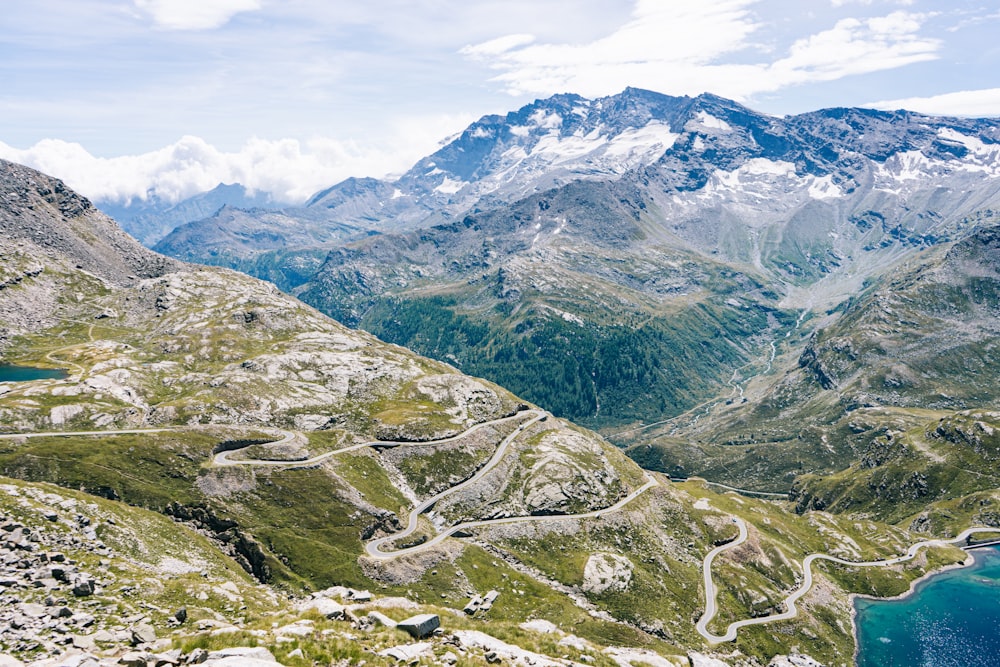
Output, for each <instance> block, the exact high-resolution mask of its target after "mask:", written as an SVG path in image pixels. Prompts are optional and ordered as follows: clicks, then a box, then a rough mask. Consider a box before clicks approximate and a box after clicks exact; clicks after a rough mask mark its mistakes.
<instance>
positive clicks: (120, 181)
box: [0, 116, 471, 204]
mask: <svg viewBox="0 0 1000 667" xmlns="http://www.w3.org/2000/svg"><path fill="white" fill-rule="evenodd" d="M470 120H471V119H470V118H467V117H459V116H446V117H441V118H436V119H430V120H428V119H412V120H411V121H409V123H407V124H405V125H400V126H398V127H397V128H395V131H394V132H393V133H391V137H390V138H389V140H387V141H385V142H383V143H382V144H379V145H361V144H358V143H356V142H353V141H342V140H337V139H331V138H314V139H310V140H308V141H305V142H300V141H298V140H296V139H279V140H267V139H258V138H254V139H251V140H249V141H247V142H246V143H245V144H244V145H243V146H242V147H241V148H240V150H238V151H235V152H226V151H222V150H219V149H218V148H216V147H215V146H213V145H211V144H210V143H208V142H206V141H205V140H204V139H201V138H199V137H194V136H185V137H182V138H181V139H180V140H179V141H177V142H175V143H173V144H171V145H169V146H166V147H164V148H161V149H159V150H155V151H151V152H148V153H143V154H140V155H125V156H121V157H112V158H103V157H96V156H94V155H92V154H91V153H90V152H88V151H87V150H86V149H85V148H84V147H83V146H81V145H80V144H78V143H71V142H66V141H62V140H59V139H45V140H42V141H39V142H38V143H36V144H35V145H34V146H31V147H30V148H27V149H23V150H22V149H17V148H14V147H11V146H8V145H7V144H5V143H3V142H0V158H3V159H6V160H10V161H12V162H18V163H21V164H25V165H28V166H30V167H33V168H35V169H38V170H39V171H42V172H45V173H47V174H50V175H52V176H55V177H57V178H61V179H62V180H64V181H65V182H66V184H67V185H69V186H70V187H71V188H73V189H74V190H76V191H78V192H80V193H81V194H83V195H84V196H86V197H88V198H90V199H94V200H97V201H111V202H115V203H121V204H126V203H128V202H130V201H135V200H145V199H147V198H148V197H150V196H151V195H155V196H157V197H159V198H160V199H163V200H166V201H169V202H177V201H180V200H182V199H185V198H187V197H191V196H193V195H195V194H198V193H200V192H205V191H207V190H211V189H212V188H214V187H215V186H216V185H218V184H220V183H240V184H242V185H243V186H245V187H246V188H248V189H250V190H253V191H256V192H266V193H269V194H270V195H271V196H272V198H274V199H275V200H276V201H278V202H282V203H287V204H300V203H302V202H304V201H305V200H306V199H308V198H309V197H310V196H312V195H313V194H315V193H316V192H318V191H319V190H321V189H323V188H327V187H329V186H331V185H333V184H334V183H338V182H340V181H342V180H344V179H345V178H348V177H350V176H366V175H367V176H378V177H381V176H385V175H386V174H391V173H399V172H402V171H404V170H406V169H408V168H409V167H411V166H412V165H413V164H414V163H415V162H416V161H417V160H419V159H420V158H422V157H424V156H425V155H427V154H429V153H432V152H433V151H435V150H436V149H437V148H438V147H439V146H440V144H441V142H440V141H439V140H438V138H439V137H442V136H445V135H446V134H451V133H453V132H455V131H457V130H459V129H460V128H462V127H465V126H466V125H468V123H469V122H470ZM418 128H419V129H418Z"/></svg>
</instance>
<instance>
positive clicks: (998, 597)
mask: <svg viewBox="0 0 1000 667" xmlns="http://www.w3.org/2000/svg"><path fill="white" fill-rule="evenodd" d="M972 554H973V555H974V556H975V558H976V563H975V565H972V566H970V567H967V568H962V569H959V570H950V571H948V572H943V573H941V574H939V575H935V576H934V577H931V578H930V579H928V580H926V581H924V582H921V583H920V584H919V585H918V586H917V588H916V591H915V592H914V593H913V595H910V596H909V597H906V598H904V599H902V600H865V599H861V598H857V599H855V602H854V607H855V609H856V610H857V613H858V615H857V627H858V665H859V667H894V666H899V667H904V666H906V667H924V666H928V667H930V666H933V667H952V666H954V667H972V666H977V667H991V666H1000V550H998V549H997V548H996V547H989V548H985V549H977V550H975V551H973V552H972Z"/></svg>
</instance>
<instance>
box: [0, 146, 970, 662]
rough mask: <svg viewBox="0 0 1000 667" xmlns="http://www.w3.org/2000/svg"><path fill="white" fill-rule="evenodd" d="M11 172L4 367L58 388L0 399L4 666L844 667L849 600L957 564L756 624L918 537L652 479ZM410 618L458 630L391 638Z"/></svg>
mask: <svg viewBox="0 0 1000 667" xmlns="http://www.w3.org/2000/svg"><path fill="white" fill-rule="evenodd" d="M0 167H2V169H0V191H3V192H6V193H8V194H7V195H6V199H5V200H4V202H3V203H2V204H0V209H2V211H3V216H4V217H3V218H2V221H3V226H4V229H5V230H11V233H10V234H5V235H4V236H3V237H0V267H2V270H3V276H4V277H5V278H4V283H3V288H2V289H0V325H2V326H3V327H4V328H5V330H6V331H7V334H6V339H5V347H4V349H3V357H2V358H3V361H4V362H5V363H13V364H19V365H22V366H35V367H46V368H52V367H57V368H62V369H65V371H66V373H65V376H63V377H57V378H47V379H38V380H33V381H18V382H11V381H3V382H0V421H2V423H3V424H4V431H5V433H4V434H0V474H3V475H4V476H6V477H7V478H15V479H3V480H0V512H3V513H4V514H3V524H2V530H3V531H4V533H3V534H4V536H5V537H4V539H2V540H0V550H3V551H4V553H5V556H4V558H3V562H2V564H0V570H2V572H0V574H3V577H4V578H3V581H4V586H5V588H6V589H7V590H11V591H17V595H5V596H3V600H0V622H3V623H5V624H8V625H9V627H10V628H12V630H10V631H7V630H5V631H4V632H3V633H0V650H4V651H8V652H13V653H16V654H17V656H18V657H20V658H24V659H34V658H45V659H48V658H49V657H50V656H55V655H57V654H59V653H60V652H61V651H62V647H63V646H65V638H67V637H68V638H69V640H70V642H71V643H72V644H73V645H74V646H80V647H84V649H78V650H91V651H94V652H102V655H104V656H106V658H101V659H106V660H107V662H108V663H109V664H110V662H111V661H113V660H114V661H117V660H121V661H133V664H143V663H144V662H145V663H146V664H149V663H150V662H157V661H162V662H163V663H164V664H176V663H177V662H178V661H179V660H180V655H181V654H183V655H184V656H185V658H184V659H185V660H186V661H188V662H198V661H200V660H202V659H208V660H209V663H208V664H214V663H216V662H217V663H220V664H234V663H235V661H239V660H240V659H246V656H247V655H248V654H246V653H240V654H238V655H237V657H236V658H235V661H234V660H232V659H230V661H229V662H228V663H223V660H224V659H225V654H220V653H209V654H208V655H205V654H204V653H199V652H198V651H199V650H204V649H210V650H216V649H226V648H227V647H240V648H242V650H244V651H246V650H250V648H252V647H257V648H258V649H266V651H265V653H260V652H259V651H258V653H256V654H255V657H257V658H258V659H261V660H267V661H270V659H271V658H272V657H273V656H278V657H279V658H280V659H281V660H282V662H283V663H285V664H289V665H319V664H322V665H328V664H330V663H331V662H337V661H339V662H341V663H348V664H350V663H357V662H359V661H360V660H365V661H366V662H368V663H370V664H394V662H395V661H396V660H399V659H403V660H407V661H410V660H412V659H413V657H414V656H416V657H417V658H419V659H421V660H424V661H425V662H428V663H431V664H438V663H441V664H451V663H453V662H455V661H457V660H458V659H459V658H458V655H461V656H462V658H461V659H462V660H464V661H465V662H466V663H468V664H484V663H493V664H495V662H496V660H497V659H498V658H501V659H506V660H509V661H511V662H517V661H519V660H520V661H521V662H525V663H527V662H528V661H529V660H530V661H532V662H534V663H535V664H551V665H556V664H564V663H565V661H566V660H570V661H572V662H574V663H576V664H584V663H586V664H597V665H608V666H610V665H620V664H633V663H641V662H645V663H654V664H657V663H658V664H684V663H685V662H690V661H693V660H703V657H702V654H705V653H708V654H711V655H713V656H715V658H716V659H720V660H725V662H723V663H722V664H753V663H756V664H770V665H773V666H774V667H778V666H780V665H787V664H793V663H789V659H788V658H787V657H782V656H786V655H787V654H789V653H791V652H795V653H799V652H801V651H803V650H808V652H809V654H810V655H813V656H815V657H816V658H818V659H820V660H823V661H824V662H826V663H839V662H843V661H845V660H847V659H849V658H848V656H850V655H851V653H852V651H853V646H854V641H853V638H852V636H851V634H850V631H849V628H850V613H851V607H850V603H849V601H848V597H847V594H848V592H850V591H865V592H873V591H874V592H877V593H882V594H898V593H900V592H902V591H905V590H906V589H907V588H908V587H909V586H910V584H911V582H912V581H913V580H915V579H917V578H919V577H921V576H923V575H924V574H926V573H927V572H928V571H930V570H931V569H933V568H936V567H939V566H941V565H946V564H951V563H955V562H958V561H961V560H964V558H965V554H964V552H962V551H961V550H959V549H957V548H956V547H954V546H948V545H943V544H938V545H936V546H932V547H931V548H930V549H929V550H928V551H926V552H924V551H921V554H924V556H922V558H921V559H914V560H912V561H907V562H906V563H905V564H902V565H899V566H897V567H894V568H884V569H881V568H880V569H878V571H877V572H873V570H871V568H868V569H867V570H865V569H862V570H863V573H861V574H859V573H858V569H857V568H839V567H831V568H828V569H821V570H815V571H814V575H815V577H816V580H817V585H816V587H815V588H814V589H813V591H812V592H810V593H809V595H807V596H806V597H805V598H804V599H803V600H802V603H801V606H800V607H799V612H798V615H797V616H796V617H795V618H794V619H793V620H785V621H780V620H778V619H765V618H763V617H766V616H769V615H772V614H778V613H780V612H781V610H783V609H784V608H785V607H786V605H787V604H790V603H789V601H788V600H789V596H790V595H793V593H794V591H795V590H796V588H797V587H798V586H799V582H800V581H801V570H800V565H799V563H801V562H802V559H803V558H805V556H806V555H807V554H809V553H812V552H830V553H835V554H841V555H842V556H843V557H845V558H849V559H854V560H870V561H872V562H879V561H878V560H877V559H885V558H888V557H889V556H891V555H894V554H898V553H901V552H903V551H905V550H906V549H907V548H908V547H909V546H910V545H911V544H913V543H915V542H916V541H917V540H918V539H920V538H919V537H918V536H917V534H916V533H915V532H914V531H913V530H911V529H910V525H909V523H902V524H900V525H890V524H886V523H882V522H880V521H879V520H878V518H877V517H871V516H869V517H866V518H864V519H863V520H862V519H859V517H857V516H855V515H852V514H850V513H836V514H835V513H829V512H825V511H819V510H817V509H811V508H810V506H809V503H800V505H801V506H800V507H796V505H795V504H792V503H789V502H782V501H777V500H762V499H758V498H753V497H750V496H739V495H736V494H734V493H729V492H719V491H715V490H713V489H714V488H715V487H711V486H709V485H707V484H706V483H704V482H702V481H697V480H690V481H686V482H683V483H672V482H670V481H669V480H668V479H667V478H665V477H662V476H658V475H656V474H653V473H647V472H644V471H642V470H641V469H639V468H638V467H637V466H636V465H635V464H634V463H633V462H632V461H630V460H629V459H628V458H626V457H625V456H624V455H623V454H622V453H621V452H620V451H619V450H618V449H617V448H615V447H613V446H611V445H610V444H609V443H607V442H606V441H604V440H603V439H602V438H600V437H599V436H598V435H596V434H594V433H593V432H591V431H587V430H586V429H583V428H580V427H578V426H575V425H573V424H571V423H569V422H566V421H563V420H561V419H558V418H555V417H553V416H552V415H550V414H548V413H545V412H544V411H543V410H541V409H539V408H538V407H536V406H533V405H531V404H528V403H526V402H524V401H522V400H521V399H518V398H517V397H516V396H514V395H513V394H511V393H509V392H508V391H506V390H505V389H502V388H500V387H498V386H497V385H495V384H492V383H490V382H488V381H486V380H480V379H476V378H473V377H469V376H467V375H463V374H461V373H459V372H458V371H457V370H456V369H455V368H453V367H451V366H448V365H445V364H443V363H441V362H437V361H432V360H430V359H427V358H424V357H420V356H418V355H416V354H414V353H412V352H410V351H408V350H405V349H403V348H400V347H397V346H394V345H391V344H387V343H384V342H382V341H380V340H378V339H377V338H375V337H374V336H372V335H370V334H368V333H365V332H361V331H355V330H351V329H348V328H346V327H344V326H342V325H340V324H338V323H336V322H334V321H333V320H331V319H329V318H327V317H325V316H323V315H322V314H320V313H319V312H317V311H316V310H314V309H312V308H310V307H308V306H306V305H304V304H303V303H301V302H299V301H297V300H295V299H294V298H292V297H290V296H287V295H285V294H282V293H281V292H279V291H277V290H276V289H275V288H274V287H273V286H272V285H269V284H267V283H264V282H261V281H258V280H255V279H253V278H250V277H247V276H244V275H241V274H238V273H235V272H232V271H229V270H225V269H221V268H212V267H202V266H194V265H190V264H183V263H181V262H178V261H175V260H169V259H166V258H164V257H162V256H160V255H157V254H155V253H153V252H151V251H148V250H146V249H144V248H142V247H141V246H140V245H139V244H138V243H136V242H134V241H131V240H130V239H128V237H126V236H125V235H124V234H123V233H122V232H121V230H120V229H119V228H117V226H116V225H115V224H114V223H113V222H112V221H111V220H110V219H108V218H107V217H106V216H104V215H103V214H100V213H99V212H97V211H96V210H94V209H93V207H92V205H91V204H90V203H89V202H88V201H87V200H85V199H83V198H81V197H79V196H78V195H75V194H73V193H71V192H69V191H68V190H67V189H66V188H65V186H63V185H62V183H60V182H59V181H56V180H54V179H51V178H48V177H46V176H44V175H41V174H38V173H37V172H34V171H32V170H29V169H27V168H24V167H19V166H16V165H11V164H9V163H0ZM607 187H608V188H609V190H608V192H611V193H614V192H616V190H614V188H613V187H612V186H610V185H609V186H607ZM614 187H619V186H614ZM602 201H605V202H606V203H607V202H608V199H607V198H604V199H602ZM614 201H617V202H618V206H626V205H627V204H626V203H623V202H621V201H620V200H614ZM561 205H562V204H560V203H559V202H555V203H554V204H553V206H561ZM609 205H610V204H609ZM535 206H536V208H537V203H536V204H535ZM550 208H552V207H550ZM625 210H627V209H621V208H611V209H608V215H609V216H610V217H609V218H608V220H607V221H608V222H609V223H611V222H612V221H613V220H616V219H617V218H618V217H619V216H620V215H621V214H622V213H623V212H624V211H625ZM639 217H640V219H641V217H642V216H641V215H640V216H639ZM633 221H634V216H633V217H632V218H629V219H627V220H625V221H624V222H621V225H622V228H621V229H618V228H614V229H612V230H611V231H612V232H613V234H612V238H616V239H620V238H622V237H623V236H634V235H635V234H636V233H637V232H636V231H635V229H634V228H633V225H634V222H633ZM496 222H497V224H500V223H501V222H502V220H497V221H496ZM568 230H569V227H568V226H567V228H566V230H565V231H568ZM629 230H632V231H629ZM626 232H628V233H626ZM609 233H610V232H609ZM529 242H530V240H529ZM593 242H595V243H596V240H594V241H593ZM622 247H623V248H625V247H627V246H625V245H624V244H623V245H622ZM581 260H582V261H583V260H586V258H581ZM678 261H679V260H678ZM970 261H972V260H970ZM976 261H978V260H976ZM599 268H600V267H595V273H598V271H597V270H596V269H599ZM687 268H694V266H691V267H687ZM687 268H685V267H684V266H682V265H679V266H678V270H679V273H680V274H686V273H687ZM601 270H604V269H601ZM741 279H742V278H741V277H740V276H739V275H737V274H726V275H717V276H713V275H708V274H706V275H704V276H700V277H699V278H698V280H699V281H701V282H703V283H711V282H713V281H719V282H724V281H732V282H737V281H738V280H741ZM650 280H651V281H653V282H655V281H654V280H653V278H652V277H651V278H650ZM667 286H669V285H667ZM751 287H752V286H751ZM664 289H665V290H666V291H670V290H669V289H666V287H665V288H664ZM636 292H639V290H636ZM734 298H735V297H734ZM761 298H762V299H767V298H770V297H767V296H766V295H763V296H762V297H761ZM564 321H568V320H565V319H564ZM0 368H3V367H0ZM963 428H965V426H964V425H963V424H962V423H957V422H956V423H955V424H954V425H949V426H947V427H946V428H943V430H942V433H946V434H948V437H949V438H957V437H959V436H958V435H957V433H959V432H960V431H961V430H962V429H963ZM972 450H973V451H975V448H974V446H972ZM52 484H54V485H57V486H50V485H52ZM8 489H10V490H8ZM143 509H145V510H153V511H155V512H156V513H157V514H151V513H149V512H146V511H143ZM938 509H939V510H940V512H939V514H938V515H937V516H938V518H937V519H936V520H935V527H936V528H937V529H939V530H940V531H941V533H949V532H950V533H951V534H954V533H955V532H957V529H959V527H960V522H961V521H962V520H964V519H965V518H966V514H962V513H957V514H956V515H955V517H954V518H953V519H949V518H948V517H947V516H946V511H947V506H946V505H942V506H941V507H940V508H938ZM796 510H798V512H799V513H797V512H796ZM162 515H167V516H169V517H172V518H173V519H175V521H176V523H175V522H171V521H164V520H163V518H162ZM53 517H54V518H53ZM917 527H918V528H920V527H921V526H917ZM26 529H27V530H26ZM734 533H735V534H734ZM744 538H746V539H745V541H744ZM29 544H34V545H37V546H27V547H24V546H18V545H29ZM725 545H728V546H727V547H726V548H725V549H723V550H721V551H720V550H719V549H715V547H717V546H725ZM57 551H60V552H62V555H56V552H57ZM709 552H712V553H713V554H718V557H717V558H715V562H714V564H712V563H711V562H710V561H709V560H704V559H705V558H706V556H707V554H709ZM723 552H724V553H723ZM11 554H13V555H11ZM42 554H45V557H44V559H43V558H42ZM67 559H68V561H71V562H70V565H72V567H73V568H74V569H71V570H67V569H66V568H64V567H62V566H60V565H59V564H60V563H62V562H64V561H66V560H67ZM22 563H23V565H22ZM51 563H56V565H52V564H51ZM703 567H711V569H712V571H713V572H714V581H715V582H716V584H717V585H718V587H719V592H718V594H717V595H713V598H717V600H718V607H719V613H718V614H717V618H716V619H714V620H712V622H711V623H710V624H707V625H709V627H710V629H711V630H714V631H723V630H724V629H725V624H728V623H730V622H732V621H735V620H737V619H746V618H750V617H757V618H758V619H759V620H766V621H767V624H764V625H751V626H747V627H745V628H742V629H740V630H739V633H738V635H737V637H736V639H735V640H732V641H730V640H722V643H723V644H724V645H723V646H717V645H716V644H714V643H710V640H709V639H708V638H706V635H705V634H704V633H705V632H707V631H705V630H699V628H697V627H696V625H695V621H696V620H697V619H698V618H699V617H701V615H702V614H703V613H704V610H705V609H706V606H707V602H706V600H705V595H704V592H705V588H704V575H703V571H702V568H703ZM237 568H239V569H237ZM8 570H10V572H9V571H8ZM241 570H242V572H241ZM11 572H13V574H11ZM26 572H30V574H23V573H26ZM867 573H872V574H871V576H869V574H867ZM250 577H252V578H253V579H251V578H250ZM63 579H67V580H68V581H66V582H64V581H63ZM67 586H72V588H67ZM77 586H80V588H79V590H80V594H79V595H78V594H77V593H75V592H74V591H75V590H76V587H77ZM140 590H141V591H142V598H143V601H145V604H142V603H140V601H139V597H138V594H137V591H140ZM490 591H492V593H490V594H489V596H488V597H489V598H490V600H491V602H490V603H489V604H488V605H487V604H484V603H483V602H482V599H483V597H482V596H484V595H486V594H487V593H488V592H490ZM18 596H22V597H18ZM91 596H93V599H94V600H96V601H98V602H100V604H99V605H93V604H87V603H88V602H89V600H88V599H87V598H90V597H91ZM289 596H291V597H289ZM77 597H79V598H82V600H77V599H76V598H77ZM332 598H336V599H337V600H339V602H337V601H336V600H333V599H332ZM470 598H473V599H475V598H479V602H478V603H475V604H473V602H472V601H470ZM47 599H51V600H52V602H54V604H52V605H49V606H46V600H47ZM150 600H152V602H150ZM182 606H183V607H184V610H185V613H184V614H180V615H178V614H177V613H174V612H175V610H176V611H178V612H179V611H180V607H182ZM466 606H469V608H470V611H471V612H473V613H471V614H463V613H462V611H461V609H462V608H463V607H466ZM63 607H65V609H66V611H65V612H64V611H63ZM419 612H425V613H427V614H431V615H432V617H433V618H435V619H436V620H437V622H439V623H441V625H442V629H443V634H440V635H433V636H430V637H427V638H425V639H423V640H421V641H419V642H418V641H415V640H414V639H412V638H410V637H409V636H408V635H406V634H404V633H403V632H402V630H401V629H394V628H393V627H392V626H393V625H394V624H395V623H396V621H399V620H402V619H404V618H407V617H410V616H412V615H414V614H417V613H419ZM53 614H54V616H53ZM88 614H89V616H88ZM189 615H190V616H189ZM182 616H183V619H187V618H189V617H190V619H191V620H190V621H186V620H183V619H182ZM29 617H30V618H29ZM26 619H27V620H26ZM58 619H64V620H63V621H59V620H58ZM171 619H173V620H171ZM60 622H62V623H63V624H64V626H59V623H60ZM424 622H427V623H429V622H430V619H429V618H426V617H421V619H420V624H423V623H424ZM774 623H780V625H779V626H778V627H779V629H780V632H773V631H772V627H773V625H772V624H774ZM5 627H7V626H5ZM88 628H92V629H88ZM15 630H16V632H15ZM414 632H416V629H415V631H414ZM60 637H62V638H63V639H60ZM712 641H714V640H712ZM133 647H135V649H136V650H135V652H139V651H147V652H149V653H152V652H155V651H159V652H166V651H168V650H170V649H173V651H174V653H171V654H168V655H166V656H164V657H155V656H146V655H145V654H142V655H138V656H136V655H132V654H131V653H130V651H133ZM449 654H450V655H449ZM240 655H241V656H243V658H240V657H239V656H240ZM399 656H403V657H402V658H400V657H399ZM69 659H70V657H68V655H64V656H63V657H61V658H58V657H57V658H55V659H53V660H50V661H49V662H48V663H40V664H51V665H55V664H65V661H66V660H69ZM77 660H78V662H79V660H81V659H80V658H77ZM796 660H798V661H800V662H801V661H802V660H805V658H802V657H798V658H796ZM93 662H95V663H98V662H99V659H98V658H95V659H94V660H93ZM126 664H128V663H127V662H126ZM245 664H249V663H245ZM807 664H808V663H807Z"/></svg>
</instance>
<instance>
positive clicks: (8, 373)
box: [0, 364, 66, 382]
mask: <svg viewBox="0 0 1000 667" xmlns="http://www.w3.org/2000/svg"><path fill="white" fill-rule="evenodd" d="M64 377H66V371H63V370H59V369H55V368H30V367H28V366H8V365H5V364H0V382H27V381H29V380H52V379H55V380H58V379H60V378H64Z"/></svg>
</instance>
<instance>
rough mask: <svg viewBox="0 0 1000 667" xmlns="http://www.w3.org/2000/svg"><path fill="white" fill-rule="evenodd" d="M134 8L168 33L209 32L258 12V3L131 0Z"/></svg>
mask: <svg viewBox="0 0 1000 667" xmlns="http://www.w3.org/2000/svg"><path fill="white" fill-rule="evenodd" d="M134 2H135V6H136V7H137V8H138V9H139V10H140V11H142V12H145V13H147V14H149V15H150V16H151V17H152V19H153V21H154V22H155V23H156V25H158V26H159V27H161V28H166V29H168V30H210V29H212V28H219V27H221V26H223V25H225V24H226V23H228V22H229V19H231V18H232V17H233V16H235V15H236V14H239V13H240V12H251V11H256V10H258V9H260V0H134Z"/></svg>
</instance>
